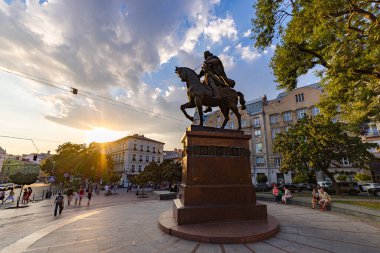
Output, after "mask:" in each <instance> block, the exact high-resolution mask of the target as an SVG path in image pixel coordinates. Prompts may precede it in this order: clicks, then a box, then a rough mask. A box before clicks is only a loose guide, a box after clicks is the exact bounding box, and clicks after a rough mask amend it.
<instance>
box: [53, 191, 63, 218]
mask: <svg viewBox="0 0 380 253" xmlns="http://www.w3.org/2000/svg"><path fill="white" fill-rule="evenodd" d="M63 200H64V197H63V195H62V193H61V192H59V193H58V196H57V197H55V201H54V205H55V208H54V216H57V211H58V209H59V215H61V213H62V210H63V206H64V201H63Z"/></svg>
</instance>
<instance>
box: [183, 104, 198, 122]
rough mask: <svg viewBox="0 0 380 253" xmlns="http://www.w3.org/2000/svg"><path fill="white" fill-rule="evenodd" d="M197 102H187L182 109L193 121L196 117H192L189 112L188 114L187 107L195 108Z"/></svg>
mask: <svg viewBox="0 0 380 253" xmlns="http://www.w3.org/2000/svg"><path fill="white" fill-rule="evenodd" d="M194 107H195V104H194V103H193V102H187V103H186V104H183V105H181V111H182V112H183V114H185V116H186V118H188V119H189V120H191V121H194V118H193V117H191V116H190V115H189V114H187V112H186V110H185V109H189V108H194Z"/></svg>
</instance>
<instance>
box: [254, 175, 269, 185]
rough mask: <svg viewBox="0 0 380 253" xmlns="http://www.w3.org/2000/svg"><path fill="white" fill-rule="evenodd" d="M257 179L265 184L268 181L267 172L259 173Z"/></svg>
mask: <svg viewBox="0 0 380 253" xmlns="http://www.w3.org/2000/svg"><path fill="white" fill-rule="evenodd" d="M256 181H257V183H260V184H265V183H266V182H268V177H267V175H265V174H259V175H257V177H256Z"/></svg>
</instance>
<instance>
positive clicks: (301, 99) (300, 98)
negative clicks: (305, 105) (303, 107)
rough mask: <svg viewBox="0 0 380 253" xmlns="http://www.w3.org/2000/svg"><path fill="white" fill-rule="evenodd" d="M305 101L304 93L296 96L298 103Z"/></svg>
mask: <svg viewBox="0 0 380 253" xmlns="http://www.w3.org/2000/svg"><path fill="white" fill-rule="evenodd" d="M304 100H305V99H304V97H303V93H300V94H297V95H296V102H297V103H298V102H303V101H304Z"/></svg>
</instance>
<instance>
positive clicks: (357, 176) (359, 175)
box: [354, 172, 372, 182]
mask: <svg viewBox="0 0 380 253" xmlns="http://www.w3.org/2000/svg"><path fill="white" fill-rule="evenodd" d="M354 178H355V179H356V180H358V181H359V182H366V181H369V180H371V179H372V178H371V176H370V175H368V174H365V173H359V172H358V173H356V174H355V176H354Z"/></svg>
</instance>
